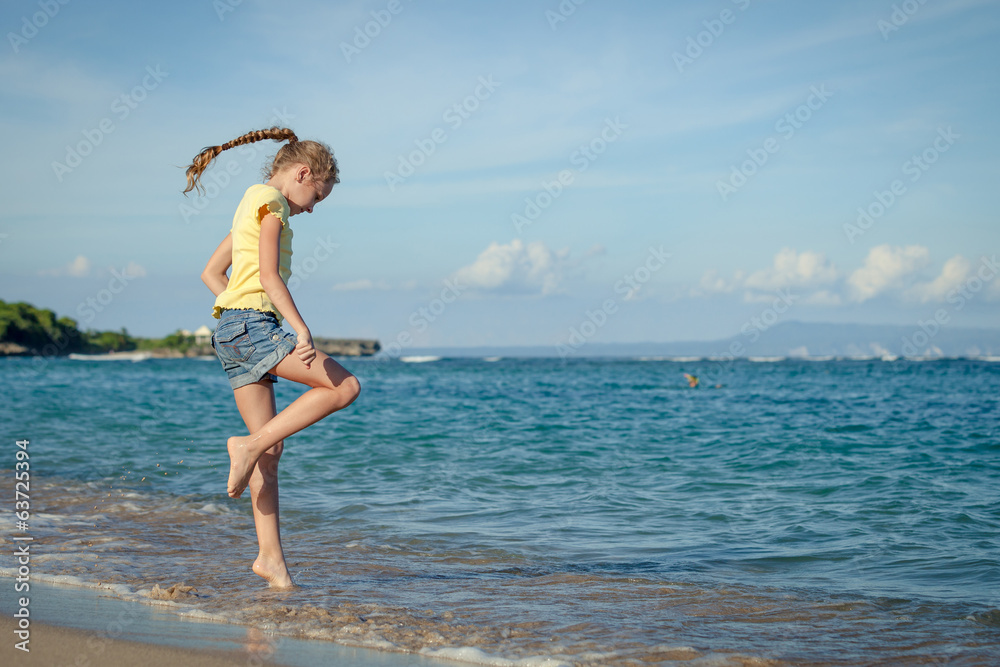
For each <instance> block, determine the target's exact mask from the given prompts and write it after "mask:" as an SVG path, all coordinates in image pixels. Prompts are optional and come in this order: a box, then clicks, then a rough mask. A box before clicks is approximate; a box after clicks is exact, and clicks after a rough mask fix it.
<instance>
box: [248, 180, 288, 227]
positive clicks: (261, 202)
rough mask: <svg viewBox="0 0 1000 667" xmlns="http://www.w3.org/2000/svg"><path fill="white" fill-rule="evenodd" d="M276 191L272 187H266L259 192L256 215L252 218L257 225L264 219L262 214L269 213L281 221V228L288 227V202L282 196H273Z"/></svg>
mask: <svg viewBox="0 0 1000 667" xmlns="http://www.w3.org/2000/svg"><path fill="white" fill-rule="evenodd" d="M277 192H278V191H277V190H275V189H273V188H268V189H267V190H265V191H264V192H263V193H261V195H260V198H259V199H258V201H257V209H256V210H257V215H255V216H254V218H255V220H256V222H257V224H258V225H259V224H260V223H261V222H262V221H263V220H264V216H265V215H267V214H269V213H270V214H271V215H273V216H274V217H276V218H277V219H278V220H280V221H281V228H282V229H288V213H289V210H288V204H287V202H285V198H284V197H281V198H280V199H279V198H278V196H275V195H276V193H277Z"/></svg>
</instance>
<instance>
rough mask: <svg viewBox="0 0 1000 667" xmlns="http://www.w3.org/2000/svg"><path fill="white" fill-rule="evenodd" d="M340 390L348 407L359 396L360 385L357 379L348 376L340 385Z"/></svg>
mask: <svg viewBox="0 0 1000 667" xmlns="http://www.w3.org/2000/svg"><path fill="white" fill-rule="evenodd" d="M341 389H342V391H343V392H344V395H345V396H346V397H347V398H348V401H347V404H348V405H350V404H351V403H353V402H354V400H355V399H356V398H357V397H358V396H359V395H360V394H361V383H360V382H358V378H356V377H354V376H353V375H348V376H347V377H346V378H345V379H344V381H343V383H341Z"/></svg>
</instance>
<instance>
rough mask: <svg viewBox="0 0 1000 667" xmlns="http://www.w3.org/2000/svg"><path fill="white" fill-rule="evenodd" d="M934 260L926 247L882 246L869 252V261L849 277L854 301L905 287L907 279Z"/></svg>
mask: <svg viewBox="0 0 1000 667" xmlns="http://www.w3.org/2000/svg"><path fill="white" fill-rule="evenodd" d="M929 262H930V253H929V252H928V251H927V248H924V247H923V246H917V245H911V246H906V247H905V248H902V247H892V246H890V245H880V246H876V247H874V248H872V249H871V250H870V251H868V256H867V257H866V258H865V264H864V266H862V267H861V268H860V269H857V270H855V271H854V272H853V273H852V274H851V275H850V277H848V279H847V285H848V288H849V290H850V296H851V299H852V300H853V301H857V302H859V303H860V302H863V301H867V300H868V299H871V298H874V297H876V296H878V295H879V294H882V293H883V292H885V291H887V290H889V289H893V288H900V287H903V286H904V283H905V282H906V280H907V279H909V278H912V276H913V275H914V274H915V273H916V272H917V271H919V270H920V269H922V268H924V267H926V266H927V264H928V263H929Z"/></svg>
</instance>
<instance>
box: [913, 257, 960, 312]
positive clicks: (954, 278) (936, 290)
mask: <svg viewBox="0 0 1000 667" xmlns="http://www.w3.org/2000/svg"><path fill="white" fill-rule="evenodd" d="M971 272H972V262H970V261H969V260H968V259H966V258H965V257H962V256H961V255H955V256H954V257H952V258H951V259H949V260H948V261H947V262H945V263H944V267H943V268H942V269H941V275H939V276H938V277H937V278H935V279H934V280H932V281H930V282H927V283H918V284H916V285H914V286H913V287H912V288H911V289H910V290H909V292H907V295H908V296H911V297H913V298H916V299H918V300H920V301H923V302H925V303H926V302H928V301H944V300H945V297H946V296H947V295H948V293H949V292H951V291H952V290H954V289H956V288H958V287H959V286H960V285H961V284H962V283H964V282H965V281H966V280H967V279H968V277H969V274H970V273H971Z"/></svg>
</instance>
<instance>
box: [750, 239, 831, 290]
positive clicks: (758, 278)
mask: <svg viewBox="0 0 1000 667" xmlns="http://www.w3.org/2000/svg"><path fill="white" fill-rule="evenodd" d="M836 279H837V269H836V268H834V266H833V265H832V264H831V263H830V262H829V261H828V260H827V259H826V255H824V254H823V253H819V252H812V251H810V250H804V251H803V252H801V253H800V252H798V251H796V250H794V249H792V248H782V249H781V251H779V252H778V254H776V255H775V256H774V263H773V265H772V266H771V268H768V269H762V270H760V271H755V272H754V273H752V274H750V275H749V276H748V277H747V279H746V280H745V281H744V282H743V286H744V287H746V288H748V289H756V290H764V291H768V292H773V291H774V290H777V289H780V288H782V287H811V286H814V285H825V284H829V283H832V282H833V281H835V280H836Z"/></svg>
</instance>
